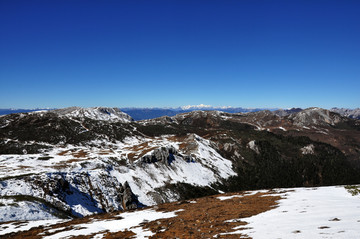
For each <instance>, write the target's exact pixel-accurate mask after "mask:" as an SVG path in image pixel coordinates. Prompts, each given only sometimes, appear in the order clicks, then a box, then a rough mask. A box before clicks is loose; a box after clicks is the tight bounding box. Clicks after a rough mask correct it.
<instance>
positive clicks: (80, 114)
mask: <svg viewBox="0 0 360 239" xmlns="http://www.w3.org/2000/svg"><path fill="white" fill-rule="evenodd" d="M49 112H52V113H55V114H57V115H59V116H65V117H76V118H90V119H93V120H103V121H109V122H121V123H128V122H131V121H133V120H132V118H131V116H129V115H128V114H126V113H124V112H122V111H121V110H120V109H119V108H108V107H90V108H81V107H69V108H63V109H57V110H51V111H49Z"/></svg>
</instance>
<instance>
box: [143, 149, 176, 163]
mask: <svg viewBox="0 0 360 239" xmlns="http://www.w3.org/2000/svg"><path fill="white" fill-rule="evenodd" d="M174 155H178V152H177V151H176V149H175V148H174V147H172V146H170V147H161V148H157V149H155V150H154V151H153V152H152V153H151V154H150V155H145V156H144V157H142V161H141V162H143V163H155V162H161V163H166V164H168V165H170V164H171V163H172V162H173V161H174V160H175V157H174Z"/></svg>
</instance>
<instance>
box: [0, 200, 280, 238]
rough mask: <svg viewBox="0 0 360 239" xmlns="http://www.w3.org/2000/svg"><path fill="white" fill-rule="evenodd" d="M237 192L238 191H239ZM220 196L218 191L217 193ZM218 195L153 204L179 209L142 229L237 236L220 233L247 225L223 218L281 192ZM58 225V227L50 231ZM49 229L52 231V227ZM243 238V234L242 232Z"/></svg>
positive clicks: (169, 234) (265, 204) (46, 230)
mask: <svg viewBox="0 0 360 239" xmlns="http://www.w3.org/2000/svg"><path fill="white" fill-rule="evenodd" d="M225 195H226V196H230V195H233V194H224V195H221V196H225ZM236 195H239V194H238V193H237V194H236ZM218 196H219V195H218ZM218 196H209V197H203V198H199V199H196V203H190V201H181V202H174V203H165V204H161V205H158V206H155V207H153V208H154V209H156V210H157V211H162V212H171V211H176V210H180V209H182V211H179V212H177V213H176V214H177V216H176V217H172V218H165V219H159V220H155V221H151V222H148V223H147V222H144V223H142V224H141V226H142V227H143V228H144V229H147V230H151V231H152V232H153V233H155V235H153V236H152V237H151V238H212V237H213V236H215V235H217V236H218V237H219V238H239V236H240V235H239V234H227V235H219V234H221V233H229V232H233V231H234V229H233V228H234V227H236V226H239V225H246V223H245V222H243V221H241V220H236V221H234V222H225V221H227V220H231V219H241V218H246V217H250V216H253V215H257V214H259V213H262V212H265V211H267V210H270V209H271V208H273V207H275V206H276V205H277V200H279V199H280V196H272V195H271V194H269V193H257V194H255V195H248V196H247V195H243V197H240V198H239V197H235V198H232V199H228V200H223V201H221V200H219V199H218V198H217V197H218ZM119 215H120V216H121V213H119V212H118V213H107V214H99V215H94V216H89V217H84V218H80V219H74V220H71V221H68V222H64V223H60V224H57V225H52V226H48V227H38V228H34V229H31V230H29V231H25V232H19V233H14V234H11V235H9V234H8V235H6V236H4V237H3V238H6V239H7V238H11V239H23V238H27V239H39V238H42V237H43V236H45V235H46V236H51V235H54V234H56V233H57V232H59V231H63V230H72V229H74V228H75V227H76V226H78V225H80V224H84V223H89V222H91V221H93V220H111V219H120V218H121V217H119ZM54 229H58V230H59V231H55V232H54V231H53V230H54ZM51 230H52V231H51ZM102 233H104V238H107V239H114V238H132V237H133V236H134V235H135V234H134V233H133V232H131V231H128V230H125V231H119V232H114V233H111V232H106V231H103V232H102ZM95 235H96V234H92V235H84V236H76V237H72V238H77V239H88V238H92V237H93V236H95ZM241 236H243V238H246V235H241Z"/></svg>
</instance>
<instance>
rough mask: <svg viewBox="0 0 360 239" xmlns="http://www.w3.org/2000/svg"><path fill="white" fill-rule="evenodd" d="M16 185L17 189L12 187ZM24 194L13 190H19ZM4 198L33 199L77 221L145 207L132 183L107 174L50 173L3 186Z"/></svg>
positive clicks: (17, 180)
mask: <svg viewBox="0 0 360 239" xmlns="http://www.w3.org/2000/svg"><path fill="white" fill-rule="evenodd" d="M11 185H13V186H11ZM19 186H20V187H21V188H22V190H12V188H15V187H19ZM0 192H1V195H0V196H6V197H8V198H12V197H17V198H18V197H19V196H23V197H24V196H25V197H24V198H25V199H26V200H28V197H26V195H31V196H32V197H33V198H35V199H41V200H45V203H46V204H47V205H50V206H51V207H53V208H55V209H57V210H58V211H59V212H62V213H65V214H67V215H69V216H73V217H82V216H86V215H90V214H93V213H102V212H111V211H118V210H128V209H134V208H138V207H143V206H144V205H142V204H141V203H139V201H138V199H137V196H136V195H135V194H134V193H133V192H132V190H131V188H130V186H129V184H128V182H125V183H123V184H121V183H120V182H118V180H117V179H116V178H114V177H111V176H110V175H109V174H106V173H94V174H89V173H63V172H62V173H60V172H58V173H47V174H39V175H30V176H23V177H21V178H14V179H11V178H10V179H8V180H4V181H2V182H1V185H0Z"/></svg>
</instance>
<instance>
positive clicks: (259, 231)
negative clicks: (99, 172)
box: [0, 187, 360, 239]
mask: <svg viewBox="0 0 360 239" xmlns="http://www.w3.org/2000/svg"><path fill="white" fill-rule="evenodd" d="M359 206H360V198H359V197H358V196H351V194H350V193H348V192H347V191H346V190H345V189H344V188H343V187H320V188H289V189H273V190H261V191H247V192H239V193H231V194H221V195H216V196H210V197H203V198H197V199H192V200H187V201H181V202H175V203H166V204H162V205H159V206H155V207H150V208H147V209H143V210H133V211H129V212H125V213H119V212H117V213H109V214H102V215H96V216H90V217H85V218H82V219H75V220H71V221H69V220H62V221H59V220H58V221H54V220H52V221H51V220H50V221H42V222H31V221H30V222H29V221H23V222H20V223H16V222H9V223H5V224H1V225H0V229H1V230H0V236H2V238H12V239H16V238H29V239H35V238H63V237H66V238H77V237H78V236H82V237H83V238H89V237H92V238H133V237H137V238H213V237H215V238H239V237H241V238H293V237H300V238H320V237H326V238H329V237H330V238H356V237H357V236H358V235H359V234H360V229H359V228H360V227H359V226H358V224H359V222H360V218H359V215H358V213H357V212H358V210H357V209H358V207H359ZM219 212H221V213H219ZM39 225H44V226H42V227H39ZM30 228H32V229H30ZM29 229H30V230H29Z"/></svg>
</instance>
